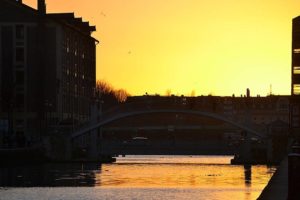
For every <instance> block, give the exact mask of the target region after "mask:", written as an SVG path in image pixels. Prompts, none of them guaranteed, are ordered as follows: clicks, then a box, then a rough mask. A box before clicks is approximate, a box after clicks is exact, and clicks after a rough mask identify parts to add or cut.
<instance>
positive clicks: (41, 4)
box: [37, 0, 46, 15]
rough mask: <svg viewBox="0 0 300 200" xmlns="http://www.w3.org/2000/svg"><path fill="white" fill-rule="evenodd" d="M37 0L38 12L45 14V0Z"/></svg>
mask: <svg viewBox="0 0 300 200" xmlns="http://www.w3.org/2000/svg"><path fill="white" fill-rule="evenodd" d="M37 1H38V6H37V7H38V12H39V14H43V15H44V14H46V3H45V0H37Z"/></svg>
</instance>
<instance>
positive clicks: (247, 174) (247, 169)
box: [244, 165, 252, 187]
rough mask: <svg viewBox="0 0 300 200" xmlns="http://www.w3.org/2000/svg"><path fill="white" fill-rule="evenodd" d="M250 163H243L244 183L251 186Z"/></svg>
mask: <svg viewBox="0 0 300 200" xmlns="http://www.w3.org/2000/svg"><path fill="white" fill-rule="evenodd" d="M251 174H252V172H251V165H244V175H245V185H246V186H248V187H250V186H251Z"/></svg>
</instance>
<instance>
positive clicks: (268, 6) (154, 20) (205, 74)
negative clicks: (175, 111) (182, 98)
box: [23, 0, 300, 95]
mask: <svg viewBox="0 0 300 200" xmlns="http://www.w3.org/2000/svg"><path fill="white" fill-rule="evenodd" d="M23 2H24V3H26V4H29V5H31V6H33V7H36V0H23ZM47 9H48V12H75V14H76V16H82V17H83V19H84V20H89V21H90V23H91V24H94V25H96V26H97V32H96V33H94V36H95V37H96V38H97V39H99V40H100V45H98V47H97V79H104V80H106V81H108V82H110V83H111V84H112V85H114V86H115V87H117V88H125V89H127V90H128V91H129V92H130V93H131V94H133V95H140V94H144V93H146V92H147V93H149V94H154V93H160V94H165V92H166V90H168V89H169V90H171V91H172V93H174V94H184V95H189V94H191V91H193V90H194V91H195V92H196V95H202V94H203V95H207V94H214V95H232V94H233V93H235V94H236V95H240V94H244V93H245V88H250V89H251V94H253V95H256V94H260V95H266V94H267V93H268V92H269V88H270V85H272V88H273V93H275V94H289V93H290V82H291V80H290V75H291V71H290V70H291V21H292V18H294V17H296V16H297V15H299V14H300V2H299V1H296V0H290V1H282V0H254V1H246V0H242V1H236V0H211V1H207V0H185V1H183V0H164V1H161V0H152V1H149V0H112V1H107V0H85V1H83V0H73V1H63V2H62V1H61V0H48V1H47Z"/></svg>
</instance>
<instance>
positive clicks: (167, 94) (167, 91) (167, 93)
mask: <svg viewBox="0 0 300 200" xmlns="http://www.w3.org/2000/svg"><path fill="white" fill-rule="evenodd" d="M171 95H172V91H171V89H167V90H166V96H167V97H170V96H171Z"/></svg>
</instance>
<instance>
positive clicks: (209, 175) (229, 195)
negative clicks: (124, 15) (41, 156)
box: [0, 156, 276, 200]
mask: <svg viewBox="0 0 300 200" xmlns="http://www.w3.org/2000/svg"><path fill="white" fill-rule="evenodd" d="M231 158H232V157H230V156H126V157H118V158H117V162H116V163H113V164H102V165H100V164H44V165H32V166H25V165H24V166H21V165H20V166H17V167H16V166H14V167H12V166H0V199H1V200H21V199H22V200H24V199H25V200H26V199H28V200H29V199H30V200H33V199H47V200H65V199H66V200H74V199H75V200H76V199H82V200H92V199H113V200H114V199H116V200H119V199H124V200H127V199H128V200H129V199H136V200H140V199H141V200H143V199H153V200H155V199H157V200H161V199H172V200H177V199H193V200H194V199H195V200H196V199H200V200H202V199H203V200H207V199H212V200H221V199H222V200H233V199H238V200H254V199H256V198H257V197H258V196H259V194H260V193H261V191H262V189H263V188H264V187H265V186H266V184H267V182H268V181H269V179H270V178H271V176H272V174H273V173H274V172H275V170H276V168H275V167H270V166H265V165H258V166H233V165H230V159H231Z"/></svg>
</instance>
